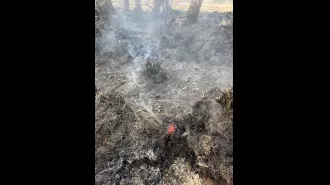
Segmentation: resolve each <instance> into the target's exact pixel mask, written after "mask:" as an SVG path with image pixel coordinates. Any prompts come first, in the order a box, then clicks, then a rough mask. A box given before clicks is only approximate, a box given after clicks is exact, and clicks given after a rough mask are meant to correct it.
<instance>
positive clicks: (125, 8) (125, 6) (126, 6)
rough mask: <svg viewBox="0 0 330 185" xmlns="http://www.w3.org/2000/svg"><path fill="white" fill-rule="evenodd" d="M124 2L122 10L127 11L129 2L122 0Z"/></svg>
mask: <svg viewBox="0 0 330 185" xmlns="http://www.w3.org/2000/svg"><path fill="white" fill-rule="evenodd" d="M123 1H124V2H123V3H124V10H125V11H129V10H130V4H129V0H123Z"/></svg>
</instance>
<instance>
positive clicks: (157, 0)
mask: <svg viewBox="0 0 330 185" xmlns="http://www.w3.org/2000/svg"><path fill="white" fill-rule="evenodd" d="M160 7H161V0H154V11H155V12H156V13H160Z"/></svg>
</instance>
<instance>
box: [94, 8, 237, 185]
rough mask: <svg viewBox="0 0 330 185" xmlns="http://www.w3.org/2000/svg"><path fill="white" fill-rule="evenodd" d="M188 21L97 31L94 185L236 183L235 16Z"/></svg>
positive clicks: (123, 17) (142, 17)
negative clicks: (172, 124)
mask: <svg viewBox="0 0 330 185" xmlns="http://www.w3.org/2000/svg"><path fill="white" fill-rule="evenodd" d="M184 19H185V18H184V16H181V15H172V16H169V17H165V18H164V17H163V18H159V17H156V16H155V15H153V14H152V13H141V14H136V13H122V12H120V11H118V12H117V14H115V15H113V16H112V18H111V25H110V26H107V27H104V26H103V27H102V28H101V27H98V26H96V30H98V31H97V35H96V48H95V50H96V52H95V58H96V61H95V63H96V67H95V72H96V76H95V82H96V87H97V89H98V90H97V93H96V100H95V102H96V109H95V112H96V119H95V136H96V144H95V175H96V176H95V181H96V184H232V172H233V171H232V170H233V169H232V162H233V154H232V148H233V147H232V138H233V134H232V124H233V123H232V90H230V89H231V87H232V60H233V57H232V55H233V53H232V14H230V13H227V14H224V13H216V12H215V13H201V14H200V16H199V20H198V23H197V24H195V25H190V26H185V25H184ZM226 89H229V91H228V90H226ZM171 121H173V122H175V125H176V131H175V132H174V134H173V135H171V136H168V135H167V126H168V123H169V122H171Z"/></svg>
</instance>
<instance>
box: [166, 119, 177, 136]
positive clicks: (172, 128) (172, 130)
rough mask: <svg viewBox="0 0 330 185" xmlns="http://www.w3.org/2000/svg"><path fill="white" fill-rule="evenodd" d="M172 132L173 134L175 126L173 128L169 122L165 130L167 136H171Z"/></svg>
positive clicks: (172, 124)
mask: <svg viewBox="0 0 330 185" xmlns="http://www.w3.org/2000/svg"><path fill="white" fill-rule="evenodd" d="M174 132H175V126H174V123H173V122H171V123H170V126H169V127H168V129H167V134H168V135H171V134H173V133H174Z"/></svg>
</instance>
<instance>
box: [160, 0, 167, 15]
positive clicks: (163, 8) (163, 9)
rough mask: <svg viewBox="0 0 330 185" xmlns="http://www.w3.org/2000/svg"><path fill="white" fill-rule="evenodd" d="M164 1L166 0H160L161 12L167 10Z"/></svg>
mask: <svg viewBox="0 0 330 185" xmlns="http://www.w3.org/2000/svg"><path fill="white" fill-rule="evenodd" d="M166 1H167V0H161V4H162V13H163V14H164V13H166V12H167V10H166Z"/></svg>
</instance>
